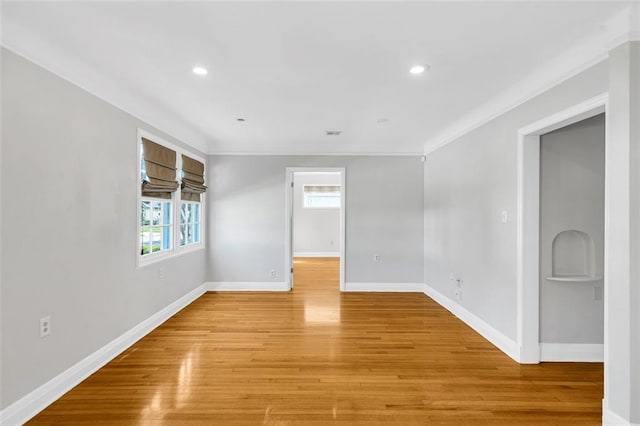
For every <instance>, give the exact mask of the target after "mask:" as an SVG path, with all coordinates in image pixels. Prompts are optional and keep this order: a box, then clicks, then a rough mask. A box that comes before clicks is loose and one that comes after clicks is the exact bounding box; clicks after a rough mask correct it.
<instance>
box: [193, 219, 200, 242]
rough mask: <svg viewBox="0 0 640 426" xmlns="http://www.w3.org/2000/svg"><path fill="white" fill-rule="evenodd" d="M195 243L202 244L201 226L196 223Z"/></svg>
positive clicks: (194, 227) (194, 226) (194, 231)
mask: <svg viewBox="0 0 640 426" xmlns="http://www.w3.org/2000/svg"><path fill="white" fill-rule="evenodd" d="M193 242H194V243H199V242H200V224H199V223H196V224H195V225H193Z"/></svg>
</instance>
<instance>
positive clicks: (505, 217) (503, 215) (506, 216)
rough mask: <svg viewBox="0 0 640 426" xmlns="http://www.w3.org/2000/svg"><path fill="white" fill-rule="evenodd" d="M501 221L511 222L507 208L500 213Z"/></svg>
mask: <svg viewBox="0 0 640 426" xmlns="http://www.w3.org/2000/svg"><path fill="white" fill-rule="evenodd" d="M500 222H502V223H507V222H509V213H507V211H506V210H502V213H500Z"/></svg>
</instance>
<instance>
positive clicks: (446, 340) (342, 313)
mask: <svg viewBox="0 0 640 426" xmlns="http://www.w3.org/2000/svg"><path fill="white" fill-rule="evenodd" d="M295 271H296V272H295V274H296V275H295V277H294V278H295V280H294V282H295V288H294V290H293V291H292V292H290V293H207V294H205V295H204V296H203V297H201V298H200V299H198V300H197V301H195V302H194V303H193V304H192V305H190V306H188V307H187V308H185V309H184V310H183V311H181V312H180V313H178V314H177V315H176V316H174V317H173V318H171V319H170V320H169V321H167V322H166V323H165V324H163V325H162V326H161V327H159V328H158V329H156V330H155V331H153V332H152V333H151V334H149V335H148V336H147V337H145V338H144V339H142V340H140V341H139V342H138V343H136V344H135V345H134V346H132V347H131V348H130V349H128V350H127V351H125V352H124V353H122V354H121V355H120V356H118V357H117V358H116V359H115V360H113V361H112V362H110V363H109V364H107V365H106V366H105V367H104V368H102V369H101V370H99V371H98V372H96V373H95V374H94V375H92V376H91V377H89V378H88V379H87V380H85V381H84V382H83V383H81V384H80V385H79V386H77V387H76V388H74V389H73V390H71V391H70V392H69V393H67V394H66V395H65V396H63V397H62V398H61V399H60V400H58V401H57V402H55V403H54V404H52V405H51V406H50V407H48V408H47V409H46V410H44V411H43V412H42V413H40V414H39V415H38V416H37V417H35V418H34V419H32V421H31V422H30V424H33V425H49V424H56V425H104V424H111V425H127V424H139V425H325V424H343V425H376V424H384V425H414V424H415V425H418V424H432V425H591V424H593V425H596V424H600V419H601V400H602V388H603V385H602V376H603V371H602V364H575V363H572V364H570V363H545V364H540V365H519V364H517V363H515V362H514V361H512V360H511V359H510V358H508V357H507V356H506V355H504V354H502V353H501V352H500V351H498V350H497V349H496V348H494V347H493V346H492V345H491V344H490V343H488V342H487V341H485V340H484V339H483V338H482V337H480V336H479V335H478V334H476V333H475V332H474V331H473V330H471V329H470V328H468V327H467V326H466V325H464V324H463V323H462V322H460V321H459V320H458V319H456V318H455V317H453V316H452V315H451V314H450V313H449V312H447V311H446V310H445V309H443V308H442V307H440V306H439V305H437V304H436V303H435V302H433V301H432V300H431V299H429V298H427V297H426V296H424V295H422V294H417V293H415V294H410V293H399V294H395V293H375V294H365V293H342V294H341V293H340V292H339V291H338V260H337V259H330V258H327V259H323V258H313V259H312V258H299V259H296V262H295Z"/></svg>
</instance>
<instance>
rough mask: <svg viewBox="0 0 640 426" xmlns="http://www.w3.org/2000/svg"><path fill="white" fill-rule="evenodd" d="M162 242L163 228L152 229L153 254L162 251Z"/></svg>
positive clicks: (155, 227)
mask: <svg viewBox="0 0 640 426" xmlns="http://www.w3.org/2000/svg"><path fill="white" fill-rule="evenodd" d="M161 241H162V227H161V226H154V227H152V229H151V252H152V253H155V252H157V251H160V247H161Z"/></svg>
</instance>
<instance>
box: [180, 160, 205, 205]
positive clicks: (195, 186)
mask: <svg viewBox="0 0 640 426" xmlns="http://www.w3.org/2000/svg"><path fill="white" fill-rule="evenodd" d="M206 190H207V187H206V186H205V185H204V164H202V163H201V162H199V161H198V160H194V159H193V158H191V157H187V156H186V155H183V156H182V200H183V201H200V194H202V193H203V192H205V191H206Z"/></svg>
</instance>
